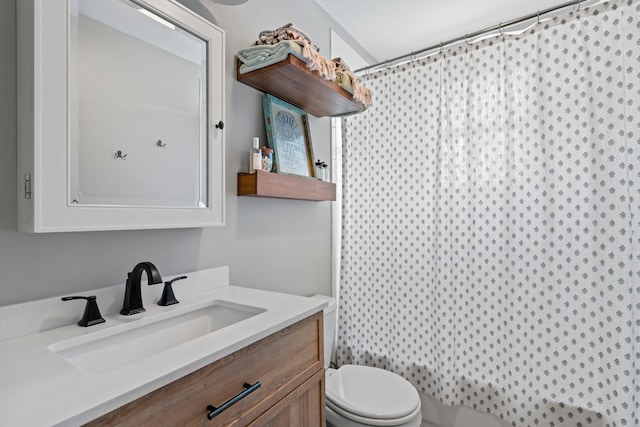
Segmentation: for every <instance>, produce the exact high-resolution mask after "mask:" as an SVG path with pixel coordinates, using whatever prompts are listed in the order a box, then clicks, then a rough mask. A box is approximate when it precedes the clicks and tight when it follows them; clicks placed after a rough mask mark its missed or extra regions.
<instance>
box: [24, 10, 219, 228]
mask: <svg viewBox="0 0 640 427" xmlns="http://www.w3.org/2000/svg"><path fill="white" fill-rule="evenodd" d="M16 11H17V23H18V31H17V38H18V61H17V63H18V105H17V107H18V108H17V112H18V171H17V172H18V188H19V191H18V230H19V231H27V232H66V231H89V230H125V229H145V228H180V227H208V226H218V225H224V222H225V221H224V214H225V182H224V181H225V178H224V177H225V174H224V133H223V130H222V126H220V127H216V126H215V124H217V123H219V122H223V121H224V66H225V65H224V32H223V31H222V30H221V29H220V28H218V27H216V26H215V25H213V24H212V23H211V22H209V21H207V20H206V19H204V18H202V17H201V16H199V15H197V14H196V13H194V12H193V11H191V10H189V9H188V8H186V7H185V6H183V5H182V4H180V3H178V2H177V1H175V0H20V1H18V2H16Z"/></svg>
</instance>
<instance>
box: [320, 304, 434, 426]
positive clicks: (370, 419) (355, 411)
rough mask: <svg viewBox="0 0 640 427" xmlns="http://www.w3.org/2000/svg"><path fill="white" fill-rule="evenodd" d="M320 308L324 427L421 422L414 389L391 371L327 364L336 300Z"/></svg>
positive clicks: (331, 340)
mask: <svg viewBox="0 0 640 427" xmlns="http://www.w3.org/2000/svg"><path fill="white" fill-rule="evenodd" d="M313 298H316V299H322V300H324V301H327V302H328V303H329V306H328V307H327V308H325V309H324V313H323V314H324V367H325V388H326V405H327V406H326V414H327V426H328V427H365V426H392V427H419V426H420V423H421V422H422V413H421V408H420V397H419V396H418V391H417V390H416V389H415V388H414V387H413V385H411V383H409V382H408V381H407V380H405V379H404V378H402V377H401V376H400V375H397V374H394V373H393V372H389V371H386V370H384V369H380V368H374V367H370V366H360V365H343V366H341V367H340V368H338V369H333V368H329V362H330V361H331V350H332V347H333V336H334V333H335V324H336V322H335V321H336V300H335V299H334V298H331V297H327V296H324V295H314V296H313Z"/></svg>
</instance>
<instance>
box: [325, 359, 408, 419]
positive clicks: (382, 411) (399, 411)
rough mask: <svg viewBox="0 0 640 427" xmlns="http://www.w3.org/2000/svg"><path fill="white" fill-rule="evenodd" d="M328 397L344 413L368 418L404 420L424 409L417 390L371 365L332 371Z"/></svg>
mask: <svg viewBox="0 0 640 427" xmlns="http://www.w3.org/2000/svg"><path fill="white" fill-rule="evenodd" d="M326 397H327V400H328V401H329V402H330V403H332V404H333V405H332V406H336V407H338V408H340V409H342V410H343V411H346V412H349V413H351V414H354V415H358V416H360V417H364V418H371V419H379V420H389V419H398V418H403V417H406V416H408V415H411V414H412V413H413V412H415V410H416V408H418V407H419V406H420V397H419V396H418V392H417V391H416V389H415V388H414V387H413V386H412V385H411V384H410V383H409V382H408V381H407V380H405V379H404V378H402V377H401V376H399V375H397V374H394V373H393V372H389V371H385V370H384V369H380V368H372V367H370V366H358V365H344V366H342V367H340V368H339V369H329V370H328V371H327V376H326Z"/></svg>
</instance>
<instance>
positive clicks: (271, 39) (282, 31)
mask: <svg viewBox="0 0 640 427" xmlns="http://www.w3.org/2000/svg"><path fill="white" fill-rule="evenodd" d="M283 41H296V42H299V43H300V44H301V45H302V55H303V56H304V58H305V59H306V60H307V66H308V68H309V69H310V70H315V71H318V73H319V74H320V75H321V76H323V77H325V78H326V79H327V80H333V79H335V77H336V70H335V66H334V64H333V61H331V60H329V59H327V58H325V57H324V56H322V55H320V49H318V46H316V45H314V44H312V42H311V39H310V38H309V37H308V36H307V35H306V34H305V33H304V32H303V31H302V30H300V29H299V28H296V27H295V26H294V25H293V24H292V23H289V24H287V25H284V26H282V27H280V28H276V29H275V30H265V31H261V32H260V34H258V40H257V41H256V43H255V44H256V46H260V45H276V44H278V43H280V42H283Z"/></svg>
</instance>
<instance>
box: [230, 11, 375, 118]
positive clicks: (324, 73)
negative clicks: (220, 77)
mask: <svg viewBox="0 0 640 427" xmlns="http://www.w3.org/2000/svg"><path fill="white" fill-rule="evenodd" d="M290 54H291V55H294V56H296V57H298V58H299V59H301V60H303V61H304V62H306V63H307V68H308V69H310V70H315V71H318V74H320V76H321V77H324V78H325V79H326V80H331V81H334V82H335V83H336V84H338V85H339V86H340V87H342V88H343V89H345V90H346V91H347V92H349V93H350V94H351V95H353V98H354V99H355V100H356V101H357V102H360V103H361V104H364V105H365V107H368V106H370V105H371V104H372V96H371V91H370V90H369V89H367V88H366V87H364V86H362V85H361V84H360V82H358V79H357V78H356V76H355V75H354V74H353V73H352V72H351V70H350V69H349V66H348V65H347V64H346V63H345V62H344V60H342V58H335V59H332V60H331V59H327V58H325V57H324V56H322V55H320V52H319V49H318V47H317V46H315V45H313V44H312V42H311V39H310V38H309V37H308V36H307V35H306V34H305V33H304V32H303V31H301V30H300V29H298V28H296V27H295V26H294V25H293V24H291V23H289V24H287V25H284V26H282V27H280V28H276V29H275V30H266V31H262V32H260V34H259V35H258V40H257V41H256V42H255V45H254V46H251V47H248V48H246V49H242V50H240V51H239V52H238V54H237V56H238V59H239V60H240V62H242V65H241V66H240V69H239V71H240V73H241V74H244V73H248V72H250V71H254V70H257V69H259V68H262V67H266V66H268V65H271V64H275V63H277V62H280V61H283V60H285V59H287V56H289V55H290Z"/></svg>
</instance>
